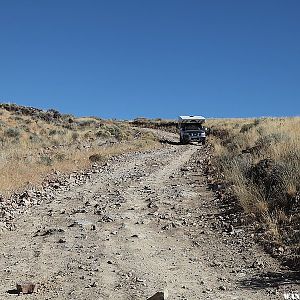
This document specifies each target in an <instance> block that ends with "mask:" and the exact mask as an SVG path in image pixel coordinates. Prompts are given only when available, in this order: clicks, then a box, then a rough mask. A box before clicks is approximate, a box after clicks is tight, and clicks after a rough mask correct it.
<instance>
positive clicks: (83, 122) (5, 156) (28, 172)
mask: <svg viewBox="0 0 300 300" xmlns="http://www.w3.org/2000/svg"><path fill="white" fill-rule="evenodd" d="M157 145H158V143H157V142H156V138H155V137H154V136H153V135H152V134H151V133H145V132H143V131H141V130H139V129H138V128H131V126H130V125H128V124H125V123H123V122H117V121H109V120H101V119H99V118H94V117H91V118H76V117H74V116H72V115H65V114H61V113H59V112H58V111H56V110H52V109H51V110H47V111H44V110H41V109H36V108H32V107H24V106H18V105H14V104H0V148H1V157H0V170H1V172H0V194H2V195H4V196H9V195H11V194H12V193H14V192H16V191H20V190H22V189H24V188H25V187H28V186H32V185H36V184H40V183H41V182H42V181H43V180H44V179H45V178H46V176H47V175H48V174H50V173H54V172H61V173H70V172H73V171H76V170H82V169H86V168H88V167H89V166H90V165H91V164H92V163H104V162H105V161H106V159H107V158H108V157H110V156H112V155H115V154H119V153H125V152H130V151H136V150H140V149H147V148H152V147H155V146H157ZM12 179H13V180H12Z"/></svg>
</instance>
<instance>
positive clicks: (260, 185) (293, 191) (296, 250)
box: [208, 117, 300, 266]
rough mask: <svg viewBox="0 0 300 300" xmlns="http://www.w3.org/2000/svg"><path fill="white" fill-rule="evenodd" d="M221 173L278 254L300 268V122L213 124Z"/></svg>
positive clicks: (227, 121)
mask: <svg viewBox="0 0 300 300" xmlns="http://www.w3.org/2000/svg"><path fill="white" fill-rule="evenodd" d="M208 125H209V127H210V129H211V133H212V137H211V141H212V144H213V147H214V160H215V165H216V167H217V173H218V174H219V176H220V177H222V178H223V179H224V180H225V181H226V182H227V183H229V185H230V187H231V188H230V189H231V190H232V192H233V194H234V196H235V197H236V198H237V199H238V201H239V203H240V205H241V207H242V208H243V209H244V211H245V212H246V213H247V214H249V215H251V216H253V217H254V218H255V220H256V221H257V222H258V224H259V226H258V228H257V229H258V231H260V232H261V231H263V232H264V234H263V235H261V236H260V238H261V239H264V241H265V245H267V246H268V247H269V250H271V251H272V253H273V254H274V255H281V256H282V257H284V258H285V260H286V261H288V262H289V263H291V264H293V265H294V266H295V265H299V258H300V234H299V232H300V118H296V117H295V118H260V119H224V120H221V119H219V120H209V121H208Z"/></svg>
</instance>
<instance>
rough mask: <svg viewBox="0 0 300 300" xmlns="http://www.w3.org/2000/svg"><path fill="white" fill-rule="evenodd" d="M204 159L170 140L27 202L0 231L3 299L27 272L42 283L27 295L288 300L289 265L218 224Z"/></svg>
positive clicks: (196, 149) (292, 283)
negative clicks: (165, 292)
mask: <svg viewBox="0 0 300 300" xmlns="http://www.w3.org/2000/svg"><path fill="white" fill-rule="evenodd" d="M170 137H172V136H171V135H169V136H168V139H169V140H170ZM205 158H206V150H205V148H202V146H197V145H184V146H183V145H176V143H175V142H174V140H173V142H172V143H170V144H165V146H164V147H163V148H162V149H159V150H155V151H148V152H145V153H135V154H130V155H126V156H124V157H121V158H120V159H117V160H115V161H114V162H113V163H111V164H110V165H109V166H106V167H105V168H103V169H102V170H101V171H100V172H99V173H95V174H93V175H92V176H91V179H90V180H88V181H87V182H86V183H84V184H82V185H76V184H75V183H74V185H73V186H71V188H70V190H69V191H60V192H59V191H58V192H57V194H56V195H55V197H54V199H51V200H50V199H49V200H46V201H44V202H43V203H41V204H40V205H37V206H35V207H32V208H30V209H29V210H28V211H26V212H25V213H24V214H22V215H21V216H20V217H19V218H17V219H16V220H15V222H14V228H15V229H14V231H3V232H2V233H1V237H0V238H1V250H0V266H1V273H0V299H13V298H15V297H17V295H16V294H14V291H13V289H14V287H15V282H16V281H20V280H31V281H33V282H38V283H39V290H38V293H36V294H32V295H22V296H21V297H22V298H24V299H122V300H126V299H128V300H129V299H147V298H148V297H150V296H152V295H153V294H154V293H155V292H157V291H159V290H162V289H164V288H167V289H168V292H169V299H189V300H193V299H228V300H229V299H230V300H231V299H245V300H246V299H247V300H248V299H262V300H263V299H284V298H283V292H284V291H290V290H297V286H296V283H297V282H296V279H295V278H294V277H293V276H292V275H291V273H289V272H288V271H287V270H284V269H281V268H280V266H279V265H278V263H277V262H276V261H275V260H273V259H272V258H270V257H269V256H268V255H266V254H265V253H264V252H263V251H262V250H261V249H259V248H258V247H257V246H255V244H253V243H252V242H250V241H248V239H247V234H245V233H244V232H243V230H240V231H238V230H236V231H235V233H234V234H232V233H228V232H224V230H223V229H222V227H220V226H219V225H218V224H219V222H218V220H220V216H221V213H222V212H221V211H220V208H219V205H217V203H216V199H215V197H214V194H213V193H212V192H211V191H209V190H208V189H207V184H206V179H205V177H204V175H203V171H202V166H203V161H204V160H205ZM298 290H299V289H298Z"/></svg>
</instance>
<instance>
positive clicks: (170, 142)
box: [159, 139, 202, 146]
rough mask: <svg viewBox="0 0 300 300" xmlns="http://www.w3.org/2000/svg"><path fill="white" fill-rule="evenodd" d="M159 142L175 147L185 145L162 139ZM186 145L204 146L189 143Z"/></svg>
mask: <svg viewBox="0 0 300 300" xmlns="http://www.w3.org/2000/svg"><path fill="white" fill-rule="evenodd" d="M159 142H160V143H162V144H169V145H175V146H179V145H183V144H181V143H180V142H179V141H170V140H166V139H161V140H159ZM186 145H194V146H202V144H195V143H189V144H186Z"/></svg>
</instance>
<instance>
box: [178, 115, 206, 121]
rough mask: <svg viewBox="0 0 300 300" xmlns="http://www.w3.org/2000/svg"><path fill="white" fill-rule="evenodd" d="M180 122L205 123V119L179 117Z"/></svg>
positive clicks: (200, 117)
mask: <svg viewBox="0 0 300 300" xmlns="http://www.w3.org/2000/svg"><path fill="white" fill-rule="evenodd" d="M178 119H179V121H183V122H184V121H186V122H193V121H195V122H204V121H205V118H204V117H202V116H179V117H178Z"/></svg>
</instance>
